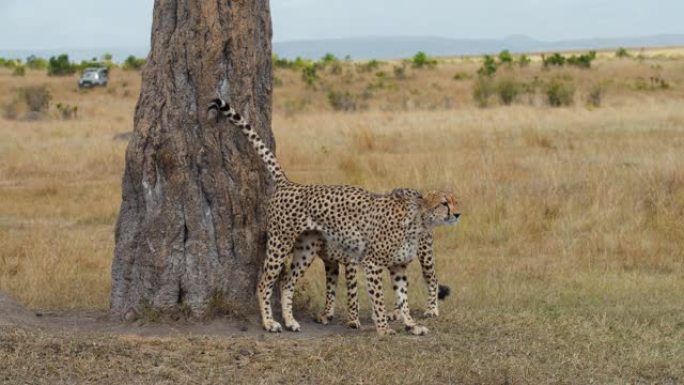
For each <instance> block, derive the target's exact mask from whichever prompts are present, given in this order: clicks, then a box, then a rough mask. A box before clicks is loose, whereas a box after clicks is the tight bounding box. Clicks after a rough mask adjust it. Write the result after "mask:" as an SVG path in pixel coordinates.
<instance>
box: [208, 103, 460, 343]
mask: <svg viewBox="0 0 684 385" xmlns="http://www.w3.org/2000/svg"><path fill="white" fill-rule="evenodd" d="M211 111H214V112H215V113H221V114H222V115H223V116H225V117H227V118H228V120H229V121H230V122H231V123H232V124H233V125H235V126H236V127H239V129H240V130H241V132H242V134H243V135H244V136H245V137H246V138H247V140H248V141H249V142H250V144H251V145H252V147H253V148H254V150H255V151H256V152H257V154H258V155H259V156H260V157H261V159H262V161H263V162H264V164H265V166H266V168H267V169H268V171H269V174H270V175H271V177H272V179H273V181H274V184H275V191H274V192H273V193H272V194H271V196H270V198H269V201H268V206H267V209H266V215H267V218H268V220H267V229H266V234H267V241H266V259H265V260H264V267H263V271H262V274H261V278H260V279H259V283H258V285H257V293H256V295H257V300H258V304H259V311H260V313H261V320H262V325H263V327H264V329H265V330H267V331H269V332H280V331H281V330H282V326H281V325H280V323H278V322H277V321H275V320H274V319H273V312H272V308H271V303H270V299H271V295H272V293H273V286H274V284H275V282H276V280H277V278H278V277H279V275H280V271H281V270H282V268H283V265H284V263H285V260H286V259H287V257H288V255H289V254H290V253H292V254H293V260H295V261H297V262H296V263H297V265H295V266H301V265H302V264H303V263H304V264H306V261H309V260H311V259H313V257H314V256H315V254H314V250H312V247H311V246H309V247H308V249H307V247H306V246H305V247H304V248H303V249H295V244H296V243H297V241H298V239H300V240H303V242H304V244H309V245H312V244H314V243H315V244H316V245H319V246H321V247H319V249H322V246H323V245H325V244H333V245H334V247H336V248H340V249H342V250H343V251H344V253H341V254H342V258H343V260H342V261H339V262H343V263H348V262H352V261H354V262H356V263H360V264H361V265H362V266H363V269H364V271H365V274H366V287H367V291H368V294H369V297H370V299H371V304H372V309H373V312H372V319H373V322H374V324H375V328H376V330H377V332H378V334H380V335H388V334H394V331H393V330H392V329H390V327H389V326H388V322H387V317H386V314H385V305H384V298H383V290H382V279H381V273H382V270H383V268H388V269H389V270H390V272H392V273H393V274H396V275H397V276H399V277H402V279H401V281H400V282H396V281H395V282H396V284H395V295H396V296H397V297H398V300H397V301H400V303H401V307H400V309H401V316H402V319H403V322H404V325H405V327H406V330H407V331H409V332H410V333H412V334H415V335H423V334H426V333H427V328H425V327H422V326H418V325H417V324H416V323H415V321H413V319H412V318H411V316H410V314H409V311H408V303H407V300H406V298H407V292H408V290H407V288H406V283H407V281H406V280H405V279H404V277H405V276H406V274H405V271H406V266H407V264H408V263H409V262H410V261H411V260H412V259H413V257H414V256H415V255H416V254H417V251H418V247H419V239H420V238H421V236H422V235H423V234H424V233H426V232H429V231H431V230H432V229H433V228H434V227H436V226H439V225H449V224H454V223H456V222H458V220H459V219H460V215H461V214H460V213H459V212H458V209H457V201H456V198H455V197H454V196H453V194H451V193H443V192H440V193H432V194H428V195H426V196H425V197H423V196H422V195H421V193H420V192H418V191H416V190H411V189H396V190H394V191H392V192H391V193H388V194H376V193H372V192H369V191H367V190H364V189H362V188H359V187H354V186H348V185H302V184H297V183H294V182H291V181H289V180H288V179H287V177H286V176H285V173H284V172H283V170H282V167H281V166H280V164H279V163H278V161H277V159H276V157H275V155H274V154H273V152H271V150H270V149H269V148H268V147H267V146H266V144H265V143H264V142H263V140H262V139H261V138H260V137H259V135H258V134H257V132H256V131H255V130H254V129H253V128H252V127H251V125H250V124H249V123H248V122H247V120H246V119H244V118H243V117H242V116H241V115H240V114H239V113H237V112H236V111H235V110H234V109H233V108H232V107H231V106H230V105H229V104H228V103H227V102H226V101H224V100H222V99H214V100H213V101H212V102H211V103H210V104H209V107H208V112H211ZM217 117H218V115H217ZM309 264H310V262H309ZM304 270H305V268H303V269H293V270H291V271H290V273H289V274H288V276H287V279H286V280H285V281H284V283H283V284H282V285H281V305H282V314H283V320H284V322H285V327H286V328H287V329H289V330H291V331H300V330H301V326H300V325H299V323H298V322H297V321H296V320H295V319H294V316H293V315H292V297H293V293H294V287H295V283H296V281H297V279H299V278H300V277H301V275H302V274H303V272H304Z"/></svg>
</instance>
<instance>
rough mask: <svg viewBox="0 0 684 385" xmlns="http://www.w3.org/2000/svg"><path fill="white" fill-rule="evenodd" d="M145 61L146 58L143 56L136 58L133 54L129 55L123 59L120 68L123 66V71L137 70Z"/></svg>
mask: <svg viewBox="0 0 684 385" xmlns="http://www.w3.org/2000/svg"><path fill="white" fill-rule="evenodd" d="M146 62H147V60H146V59H144V58H136V57H135V56H133V55H130V56H128V57H127V58H126V60H124V62H123V65H122V66H121V68H123V69H124V70H125V71H139V70H140V69H142V67H143V66H144V65H145V63H146Z"/></svg>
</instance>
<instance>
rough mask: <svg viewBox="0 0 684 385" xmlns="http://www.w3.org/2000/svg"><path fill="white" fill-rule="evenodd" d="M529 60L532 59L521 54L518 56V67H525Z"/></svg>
mask: <svg viewBox="0 0 684 385" xmlns="http://www.w3.org/2000/svg"><path fill="white" fill-rule="evenodd" d="M531 62H532V59H530V58H529V56H527V55H525V54H522V55H520V56H519V57H518V65H519V66H520V67H527V66H528V65H530V63H531Z"/></svg>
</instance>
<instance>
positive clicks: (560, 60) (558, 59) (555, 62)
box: [542, 52, 566, 68]
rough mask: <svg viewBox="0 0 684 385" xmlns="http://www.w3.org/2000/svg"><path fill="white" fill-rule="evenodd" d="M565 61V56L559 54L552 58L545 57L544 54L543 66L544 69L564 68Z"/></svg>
mask: <svg viewBox="0 0 684 385" xmlns="http://www.w3.org/2000/svg"><path fill="white" fill-rule="evenodd" d="M565 61H566V59H565V56H563V55H561V54H559V53H558V52H556V53H554V54H553V55H551V56H545V55H543V54H542V64H543V65H544V68H548V67H550V66H556V67H562V66H563V65H565Z"/></svg>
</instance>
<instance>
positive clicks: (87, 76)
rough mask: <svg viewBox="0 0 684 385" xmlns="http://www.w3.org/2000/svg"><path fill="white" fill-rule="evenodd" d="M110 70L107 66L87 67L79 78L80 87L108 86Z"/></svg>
mask: <svg viewBox="0 0 684 385" xmlns="http://www.w3.org/2000/svg"><path fill="white" fill-rule="evenodd" d="M108 72H109V71H108V70H107V69H106V68H103V67H100V68H86V69H85V71H83V74H81V78H80V79H78V87H79V88H89V87H96V86H102V87H107V81H108V80H109V77H108Z"/></svg>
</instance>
